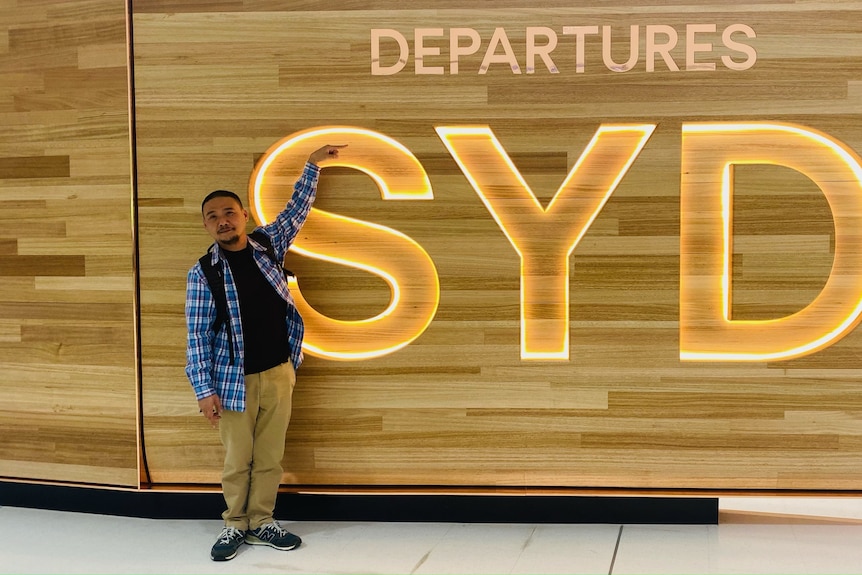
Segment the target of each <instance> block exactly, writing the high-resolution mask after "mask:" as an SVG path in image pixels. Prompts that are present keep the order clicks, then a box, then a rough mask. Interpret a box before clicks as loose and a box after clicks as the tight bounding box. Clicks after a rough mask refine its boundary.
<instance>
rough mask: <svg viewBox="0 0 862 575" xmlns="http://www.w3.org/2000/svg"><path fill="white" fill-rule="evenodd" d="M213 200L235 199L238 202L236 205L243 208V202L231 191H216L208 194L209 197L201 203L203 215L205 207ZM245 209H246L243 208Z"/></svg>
mask: <svg viewBox="0 0 862 575" xmlns="http://www.w3.org/2000/svg"><path fill="white" fill-rule="evenodd" d="M213 198H233V199H234V200H236V203H238V204H239V207H240V208H242V207H243V206H242V200H241V199H239V196H238V195H236V194H235V193H233V192H231V191H230V190H215V191H214V192H210V193H208V194H207V197H205V198H204V201H202V202H201V213H203V212H204V206H205V205H206V203H207V202H208V201H210V200H211V199H213ZM243 209H244V208H243Z"/></svg>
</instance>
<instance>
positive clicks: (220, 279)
mask: <svg viewBox="0 0 862 575" xmlns="http://www.w3.org/2000/svg"><path fill="white" fill-rule="evenodd" d="M248 235H249V237H250V238H253V239H254V240H255V241H256V242H257V243H259V244H260V245H262V246H263V247H264V249H265V250H266V255H267V256H269V259H271V260H272V261H273V263H274V264H275V265H276V266H278V267H279V268H281V271H282V273H284V276H285V277H290V276H292V275H293V272H291V271H290V270H288V269H285V267H284V266H283V265H282V263H281V262H279V261H278V258H276V256H275V248H273V247H272V240H270V239H269V236H268V235H266V234H265V233H264V232H262V231H261V230H255V231H253V232H251V233H250V234H248ZM198 261H199V262H200V264H201V269H202V270H203V272H204V276H205V277H206V278H207V283H208V284H209V288H210V292H211V293H212V295H213V300H215V307H216V317H215V321H213V325H212V330H213V333H214V334H218V332H220V331H221V329H222V327H224V328H225V329H227V340H228V348H229V349H230V363H231V365H233V363H234V353H233V333H232V332H231V329H230V322H229V321H228V312H227V296H226V295H225V292H224V270H222V265H223V264H222V262H221V261H219V263H218V265H215V266H214V265H212V255H211V254H210V253H209V252H207V253H205V254H204V255H203V256H201V258H200V259H199V260H198Z"/></svg>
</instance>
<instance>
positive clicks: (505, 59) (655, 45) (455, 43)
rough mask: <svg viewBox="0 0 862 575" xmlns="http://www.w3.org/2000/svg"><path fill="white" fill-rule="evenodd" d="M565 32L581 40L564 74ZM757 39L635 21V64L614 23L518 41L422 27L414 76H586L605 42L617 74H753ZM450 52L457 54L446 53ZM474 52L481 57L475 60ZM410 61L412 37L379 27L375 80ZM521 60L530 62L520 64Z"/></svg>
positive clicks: (374, 37) (530, 29) (540, 31)
mask: <svg viewBox="0 0 862 575" xmlns="http://www.w3.org/2000/svg"><path fill="white" fill-rule="evenodd" d="M560 32H562V34H563V35H564V36H574V37H575V38H574V43H575V55H574V56H575V58H574V60H575V62H574V69H571V68H570V69H569V70H566V69H564V68H565V66H564V67H563V69H561V68H559V67H558V66H557V64H556V62H555V59H554V52H555V50H557V49H558V47H559V33H560ZM618 32H619V31H618ZM621 36H624V34H623V35H621ZM743 36H744V38H743ZM754 38H757V34H755V32H754V29H753V28H752V27H751V26H748V25H746V24H739V23H737V24H731V25H730V26H727V27H726V28H724V29H721V28H719V27H718V26H717V25H716V24H714V23H712V24H711V23H699V24H686V25H685V27H684V29H683V28H682V26H681V25H679V26H670V25H666V24H649V25H638V24H631V25H629V38H628V59H627V60H625V61H622V62H618V61H617V60H615V59H614V56H617V57H619V56H622V55H624V54H625V47H626V46H625V40H624V39H623V38H622V37H620V38H617V40H618V41H617V42H616V44H615V42H614V40H615V36H614V33H613V28H612V26H610V25H602V26H594V25H589V26H562V27H561V28H558V29H554V28H551V27H548V26H527V27H525V28H524V29H522V30H520V35H518V36H514V35H513V33H512V32H511V31H507V30H506V29H505V28H502V27H497V28H495V29H494V32H493V34H491V36H490V38H487V37H485V38H483V37H482V35H481V34H480V32H479V31H478V30H476V29H473V28H449V29H446V28H414V29H413V48H412V49H413V54H412V56H413V69H414V72H413V73H414V74H416V75H435V76H441V75H443V74H446V66H445V62H446V61H447V60H448V62H449V74H451V75H457V74H459V73H462V72H463V70H464V66H465V65H469V67H470V71H471V72H472V73H475V74H480V75H481V74H487V73H488V70H489V69H490V68H491V66H492V65H493V64H504V65H505V66H506V67H507V68H508V69H509V70H510V71H511V73H512V74H522V73H524V72H523V70H525V69H526V73H527V74H536V73H539V72H545V73H550V74H561V73H565V72H567V71H568V72H570V73H575V74H583V73H585V72H586V70H587V67H588V66H595V65H596V64H597V62H593V61H591V60H590V59H591V58H592V59H594V60H596V59H597V58H598V44H597V43H598V42H599V41H601V54H602V63H603V64H604V67H605V68H606V69H607V70H610V71H611V72H630V71H636V70H640V71H641V72H650V73H652V72H656V62H657V61H659V59H660V61H661V62H663V63H664V66H666V68H667V70H668V71H670V72H680V67H681V65H682V63H683V62H684V65H682V69H683V70H684V71H685V72H694V71H708V72H714V71H715V70H716V69H717V68H718V66H719V65H723V66H724V67H725V68H728V69H730V70H748V69H749V68H751V67H753V66H754V65H755V63H756V62H757V50H756V49H755V47H754V45H752V43H751V42H748V43H746V42H745V39H749V40H750V39H754ZM513 43H514V46H516V47H518V48H519V49H520V50H522V51H521V52H520V53H516V51H515V50H514V49H513V47H512V46H513ZM620 45H621V46H620ZM396 48H397V52H396ZM447 49H448V50H449V52H448V54H445V53H444V52H445V51H446V50H447ZM480 53H481V54H483V56H482V60H481V63H480V62H479V61H478V60H479V57H478V54H480ZM396 54H397V56H396ZM474 55H477V56H475V57H474V58H469V57H470V56H474ZM674 55H676V58H675V57H674ZM410 57H411V47H410V45H409V44H408V42H407V36H405V35H404V34H402V33H401V32H399V31H398V30H393V29H390V28H375V29H372V30H371V74H372V75H373V76H391V75H393V74H398V73H399V72H401V71H402V70H404V69H405V67H406V65H407V63H408V62H409V61H410ZM519 57H520V58H523V59H522V60H520V61H519ZM435 58H438V59H439V60H438V65H432V64H434V59H435ZM538 61H541V63H538ZM521 62H523V64H524V68H522V67H521ZM593 71H594V72H595V70H594V69H593ZM661 71H664V68H661Z"/></svg>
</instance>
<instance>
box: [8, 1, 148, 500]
mask: <svg viewBox="0 0 862 575" xmlns="http://www.w3.org/2000/svg"><path fill="white" fill-rule="evenodd" d="M125 5H126V3H125V2H121V1H118V0H74V1H62V0H56V1H54V0H46V1H40V2H14V1H12V2H9V1H3V2H0V77H2V82H0V127H2V129H0V254H2V255H0V325H2V327H0V396H2V398H3V401H2V404H3V405H2V408H0V477H2V478H3V479H5V480H10V479H11V480H15V479H22V480H48V481H61V482H73V483H84V484H95V485H119V486H125V487H136V486H138V484H139V472H138V461H139V454H138V452H139V449H138V433H137V428H138V426H137V380H136V363H137V362H136V353H135V348H136V345H135V331H136V329H135V308H134V305H135V302H134V297H135V296H134V294H135V275H134V267H133V261H134V243H133V238H134V230H133V225H132V219H131V218H132V216H131V213H132V209H131V207H132V201H131V198H132V194H131V161H130V133H129V113H128V109H129V108H128V99H129V90H128V74H127V60H128V59H127V56H126V46H127V41H126V33H125V29H126V25H125Z"/></svg>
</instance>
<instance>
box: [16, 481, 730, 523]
mask: <svg viewBox="0 0 862 575" xmlns="http://www.w3.org/2000/svg"><path fill="white" fill-rule="evenodd" d="M0 506H11V507H28V508H34V509H51V510H56V511H71V512H78V513H97V514H102V515H119V516H124V517H145V518H150V519H219V518H220V517H221V512H222V511H223V510H224V500H223V499H222V496H221V493H219V492H211V493H210V492H207V493H190V492H168V491H156V490H141V491H118V490H109V489H100V488H95V487H71V486H57V485H42V484H28V483H14V482H0ZM276 515H277V516H278V518H279V519H283V520H285V521H391V522H407V521H414V522H443V523H451V522H454V523H613V524H661V525H715V524H718V498H715V497H649V496H626V497H617V496H604V495H597V496H593V495H590V496H582V495H472V494H471V495H461V494H458V495H452V494H439V495H437V494H434V495H401V494H399V495H390V494H369V495H354V494H349V495H347V494H306V493H279V495H278V503H277V504H276Z"/></svg>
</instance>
